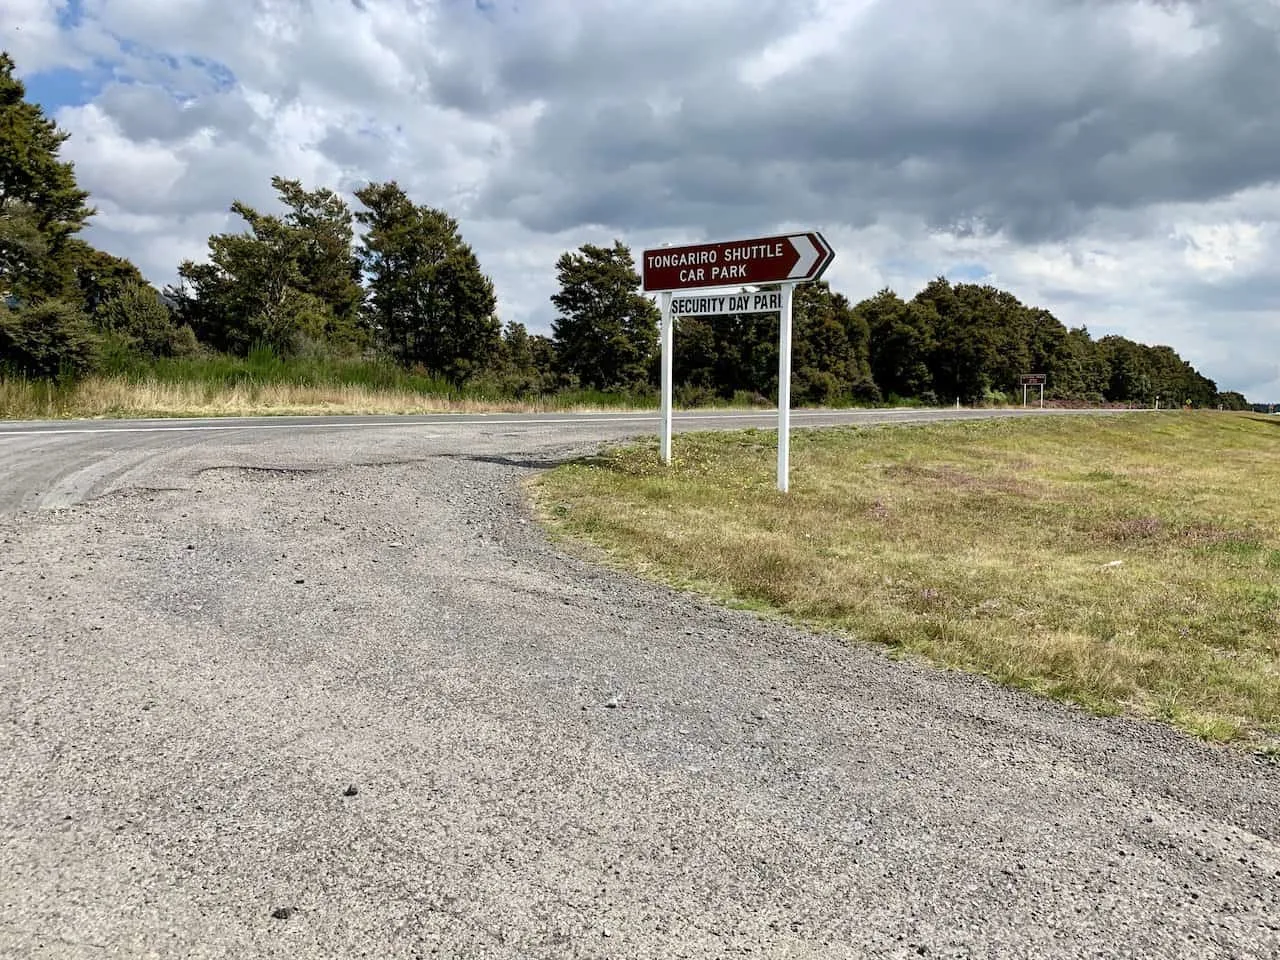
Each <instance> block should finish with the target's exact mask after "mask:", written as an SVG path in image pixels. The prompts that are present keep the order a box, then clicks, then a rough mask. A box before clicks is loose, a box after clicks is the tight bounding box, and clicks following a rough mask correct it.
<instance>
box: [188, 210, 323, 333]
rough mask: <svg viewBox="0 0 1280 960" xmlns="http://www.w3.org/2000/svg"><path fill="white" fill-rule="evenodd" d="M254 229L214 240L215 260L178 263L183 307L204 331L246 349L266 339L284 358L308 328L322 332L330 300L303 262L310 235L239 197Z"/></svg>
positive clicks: (212, 254)
mask: <svg viewBox="0 0 1280 960" xmlns="http://www.w3.org/2000/svg"><path fill="white" fill-rule="evenodd" d="M231 209H232V211H233V212H234V213H237V214H239V216H240V217H241V218H242V219H243V220H244V221H245V223H246V224H247V225H248V227H249V229H248V231H247V232H244V233H222V234H216V235H214V236H212V237H210V238H209V262H208V263H194V262H192V261H190V260H185V261H183V263H182V264H181V265H180V266H179V267H178V275H179V276H180V277H181V278H182V281H183V286H182V287H181V288H180V289H179V291H178V292H177V298H178V300H179V304H180V306H179V310H180V313H181V315H182V317H183V319H185V320H186V321H187V322H188V323H190V324H191V326H192V328H193V329H194V330H195V331H196V334H197V336H198V337H199V338H200V339H201V340H203V341H205V342H206V343H210V344H212V345H213V346H215V347H217V348H218V349H219V350H226V351H229V352H232V353H236V354H240V355H245V354H247V353H248V352H249V351H250V350H251V349H253V347H255V346H256V345H258V344H266V345H268V346H270V347H271V348H272V349H274V350H275V351H276V352H277V353H279V354H281V355H282V356H288V355H290V354H293V353H294V352H296V351H297V349H298V347H299V346H300V343H301V339H302V336H303V335H304V334H306V333H311V334H313V335H317V336H319V335H322V333H323V331H324V329H325V327H326V324H327V322H328V318H329V313H328V308H327V305H326V304H325V303H324V301H322V300H321V299H320V298H318V297H316V296H314V295H312V294H309V293H306V292H304V291H303V290H302V289H301V288H302V287H303V286H304V284H305V280H304V278H303V275H302V270H301V267H300V266H299V262H300V260H301V257H302V254H303V251H304V246H305V237H304V236H303V235H302V234H301V232H300V231H299V230H297V229H295V228H293V227H291V226H290V225H288V224H287V223H285V222H284V220H283V219H281V218H280V217H277V216H273V215H270V214H263V213H259V212H258V211H257V210H255V209H253V208H252V207H250V206H248V205H246V204H244V203H241V202H240V201H236V202H235V203H233V204H232V205H231Z"/></svg>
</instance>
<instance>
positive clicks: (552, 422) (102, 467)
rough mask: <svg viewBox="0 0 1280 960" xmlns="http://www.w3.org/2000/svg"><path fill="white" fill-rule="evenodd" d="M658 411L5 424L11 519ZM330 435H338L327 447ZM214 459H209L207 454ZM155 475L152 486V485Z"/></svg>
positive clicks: (696, 426)
mask: <svg viewBox="0 0 1280 960" xmlns="http://www.w3.org/2000/svg"><path fill="white" fill-rule="evenodd" d="M1096 412H1097V411H1075V410H1044V411H1041V410H1039V409H1036V408H1028V409H1026V410H1021V409H1017V410H999V411H993V410H972V409H953V408H942V409H919V408H896V409H888V410H886V409H879V410H832V411H825V410H824V411H815V410H797V411H794V412H793V413H792V415H791V422H792V427H793V428H798V429H802V428H804V427H816V426H830V425H837V424H858V423H867V424H871V423H920V422H925V421H930V420H950V419H985V418H991V417H1023V416H1053V415H1065V414H1073V415H1079V414H1081V413H1084V414H1091V413H1096ZM776 426H777V411H763V412H760V411H752V412H743V411H724V412H721V411H705V412H695V413H678V414H677V415H676V416H675V429H676V431H677V432H685V431H689V430H726V429H729V430H732V429H743V428H747V427H759V428H763V429H769V428H776ZM657 430H658V414H657V413H656V412H652V411H645V412H639V413H637V412H625V411H619V412H616V413H613V412H611V413H590V414H580V413H534V414H529V413H513V414H500V413H495V414H431V415H423V416H350V417H349V416H318V417H210V418H199V419H154V420H41V421H0V514H4V513H12V512H13V511H15V510H20V509H27V508H42V507H64V506H67V505H69V504H72V503H76V502H79V501H81V500H84V499H86V498H89V497H94V496H99V495H101V494H102V493H105V492H107V491H109V490H111V489H112V488H113V487H114V486H119V485H129V484H133V485H137V484H139V483H142V482H144V479H145V477H146V476H147V475H148V473H149V470H148V465H151V466H154V467H156V468H157V469H168V468H169V467H175V468H178V469H180V464H181V462H182V460H183V457H184V452H190V453H191V454H192V455H193V456H196V457H197V459H199V454H200V452H201V451H208V450H211V449H213V448H212V447H210V446H209V443H210V441H211V440H212V439H213V438H214V437H220V438H221V443H222V444H224V445H233V446H234V448H235V449H237V450H247V449H248V448H250V447H252V448H254V451H255V455H256V456H269V451H270V449H271V446H272V445H273V444H276V445H278V444H279V441H280V440H281V438H282V436H283V437H288V436H297V435H301V434H303V433H306V434H314V435H316V437H317V446H316V450H318V451H321V453H320V455H321V456H322V457H323V459H324V461H325V464H326V465H330V466H337V465H340V464H341V463H343V462H344V461H345V462H362V460H363V458H365V457H366V456H367V455H368V454H369V452H370V451H373V450H377V449H387V448H396V449H405V448H412V449H413V450H414V451H415V452H416V453H418V454H420V455H431V454H434V453H453V454H465V453H468V452H482V453H486V454H490V455H492V454H509V453H515V452H518V453H525V454H527V453H530V452H533V451H536V450H538V449H545V448H552V447H566V446H572V445H576V444H590V443H592V442H600V441H609V440H619V439H624V438H627V437H633V436H642V435H645V434H656V433H657ZM324 437H327V438H328V439H329V440H330V441H331V442H329V443H322V442H320V440H321V438H324ZM201 462H203V461H201ZM145 482H150V481H145Z"/></svg>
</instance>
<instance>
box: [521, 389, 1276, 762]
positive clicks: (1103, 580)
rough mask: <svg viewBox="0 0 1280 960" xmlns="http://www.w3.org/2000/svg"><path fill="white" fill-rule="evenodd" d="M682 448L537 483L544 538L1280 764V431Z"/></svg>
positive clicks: (872, 438)
mask: <svg viewBox="0 0 1280 960" xmlns="http://www.w3.org/2000/svg"><path fill="white" fill-rule="evenodd" d="M776 449H777V448H776V435H775V434H772V433H770V432H761V431H748V432H745V433H734V434H686V435H681V436H678V437H677V438H676V442H675V448H674V455H675V462H674V463H673V464H672V466H671V467H670V468H668V467H665V466H664V465H663V464H662V463H661V462H660V460H659V457H658V451H657V447H656V444H655V443H644V444H640V445H637V446H631V447H627V448H624V449H619V450H616V451H612V452H609V453H607V454H605V455H602V456H600V457H598V458H595V459H592V460H589V461H585V462H579V463H573V464H569V465H566V466H563V467H560V468H557V469H555V470H553V471H550V472H549V473H547V474H544V475H542V476H540V477H539V478H538V479H537V480H536V481H535V483H534V484H533V493H534V497H535V501H536V503H537V505H538V508H539V510H540V512H541V513H542V515H543V517H544V519H545V520H546V521H547V523H548V524H549V525H550V526H551V528H552V529H553V531H555V532H557V533H558V534H560V535H563V536H565V537H568V538H573V539H580V540H582V541H586V542H589V543H591V544H595V545H597V546H599V547H603V548H605V549H606V550H607V551H608V552H609V555H610V556H612V557H613V558H614V561H615V562H617V563H619V564H621V565H623V566H625V567H627V568H630V569H633V570H636V571H638V572H640V573H643V574H646V575H649V576H653V577H657V578H660V579H662V580H665V581H667V582H669V583H672V584H675V585H678V586H682V587H690V588H693V589H696V590H700V591H703V592H705V593H707V594H710V595H711V596H713V597H716V598H719V599H721V600H723V601H727V602H729V603H731V604H733V605H738V606H746V607H749V608H752V609H756V610H760V611H766V612H773V613H779V614H782V615H785V616H787V617H789V618H792V619H794V620H796V621H799V622H802V623H805V624H807V625H810V626H816V627H819V628H823V629H830V630H835V631H838V632H843V633H847V634H848V635H850V636H851V637H854V638H857V639H861V640H866V641H873V642H876V643H881V644H885V645H888V646H889V647H891V648H893V649H895V650H897V651H900V652H903V653H909V654H916V655H921V656H923V657H926V658H928V659H929V660H931V661H933V662H935V663H938V664H943V665H947V666H950V667H956V668H961V669H964V670H970V671H974V672H978V673H982V674H985V675H987V676H990V677H993V678H995V679H997V680H999V681H1001V682H1004V683H1007V684H1011V685H1014V686H1017V687H1022V688H1025V689H1029V690H1033V691H1036V692H1038V693H1041V694H1044V695H1047V696H1051V697H1056V698H1060V699H1063V700H1067V701H1071V702H1074V703H1076V704H1079V705H1081V706H1083V707H1085V708H1087V709H1089V710H1093V711H1096V712H1099V713H1108V714H1111V713H1121V712H1125V713H1131V714H1137V715H1139V716H1144V717H1152V718H1158V719H1160V720H1164V721H1168V722H1170V723H1172V724H1174V725H1175V726H1177V727H1179V728H1181V729H1183V730H1185V731H1188V732H1190V733H1192V734H1195V735H1197V736H1200V737H1203V738H1205V739H1208V740H1213V741H1233V740H1235V741H1242V742H1245V743H1248V744H1250V745H1251V746H1253V747H1256V748H1257V749H1260V750H1263V751H1267V752H1271V753H1276V752H1277V751H1280V417H1266V416H1262V415H1248V414H1229V413H1217V412H1212V413H1211V412H1203V413H1184V412H1176V413H1164V414H1150V413H1143V414H1122V415H1115V416H1106V417H1097V418H1094V417H1087V418H1085V417H1071V418H1046V419H1034V420H1012V421H1009V420H1005V421H1000V420H994V421H986V422H968V423H954V424H936V425H922V426H911V427H901V426H898V427H891V426H886V427H863V428H839V429H824V430H820V431H797V432H795V433H794V434H793V439H792V464H793V468H792V481H791V493H790V494H789V495H783V494H779V493H778V492H777V491H776V490H775V487H774V484H775V473H774V470H775V458H776Z"/></svg>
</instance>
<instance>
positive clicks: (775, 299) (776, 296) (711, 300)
mask: <svg viewBox="0 0 1280 960" xmlns="http://www.w3.org/2000/svg"><path fill="white" fill-rule="evenodd" d="M781 309H782V291H781V290H762V291H760V292H759V293H724V294H720V295H719V296H716V295H709V296H703V297H672V298H671V313H672V314H673V315H674V316H677V317H717V316H723V315H726V314H733V313H778V312H779V311H780V310H781Z"/></svg>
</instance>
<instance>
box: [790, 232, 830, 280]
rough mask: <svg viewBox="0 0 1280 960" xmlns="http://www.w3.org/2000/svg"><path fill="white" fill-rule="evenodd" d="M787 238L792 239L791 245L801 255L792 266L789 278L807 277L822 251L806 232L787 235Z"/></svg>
mask: <svg viewBox="0 0 1280 960" xmlns="http://www.w3.org/2000/svg"><path fill="white" fill-rule="evenodd" d="M787 239H788V240H790V241H791V245H792V246H793V247H795V248H796V253H798V254H799V255H800V259H799V260H797V261H796V265H795V266H794V267H792V268H791V272H790V273H789V274H787V278H788V279H790V278H793V277H807V276H808V275H809V271H810V270H812V269H813V265H814V264H815V263H817V262H818V260H819V259H820V258H821V257H822V251H821V250H819V249H818V248H817V247H816V246H815V245H814V243H813V241H812V240H810V239H809V237H808V236H807V235H806V234H803V233H798V234H796V235H795V236H791V237H787Z"/></svg>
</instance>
